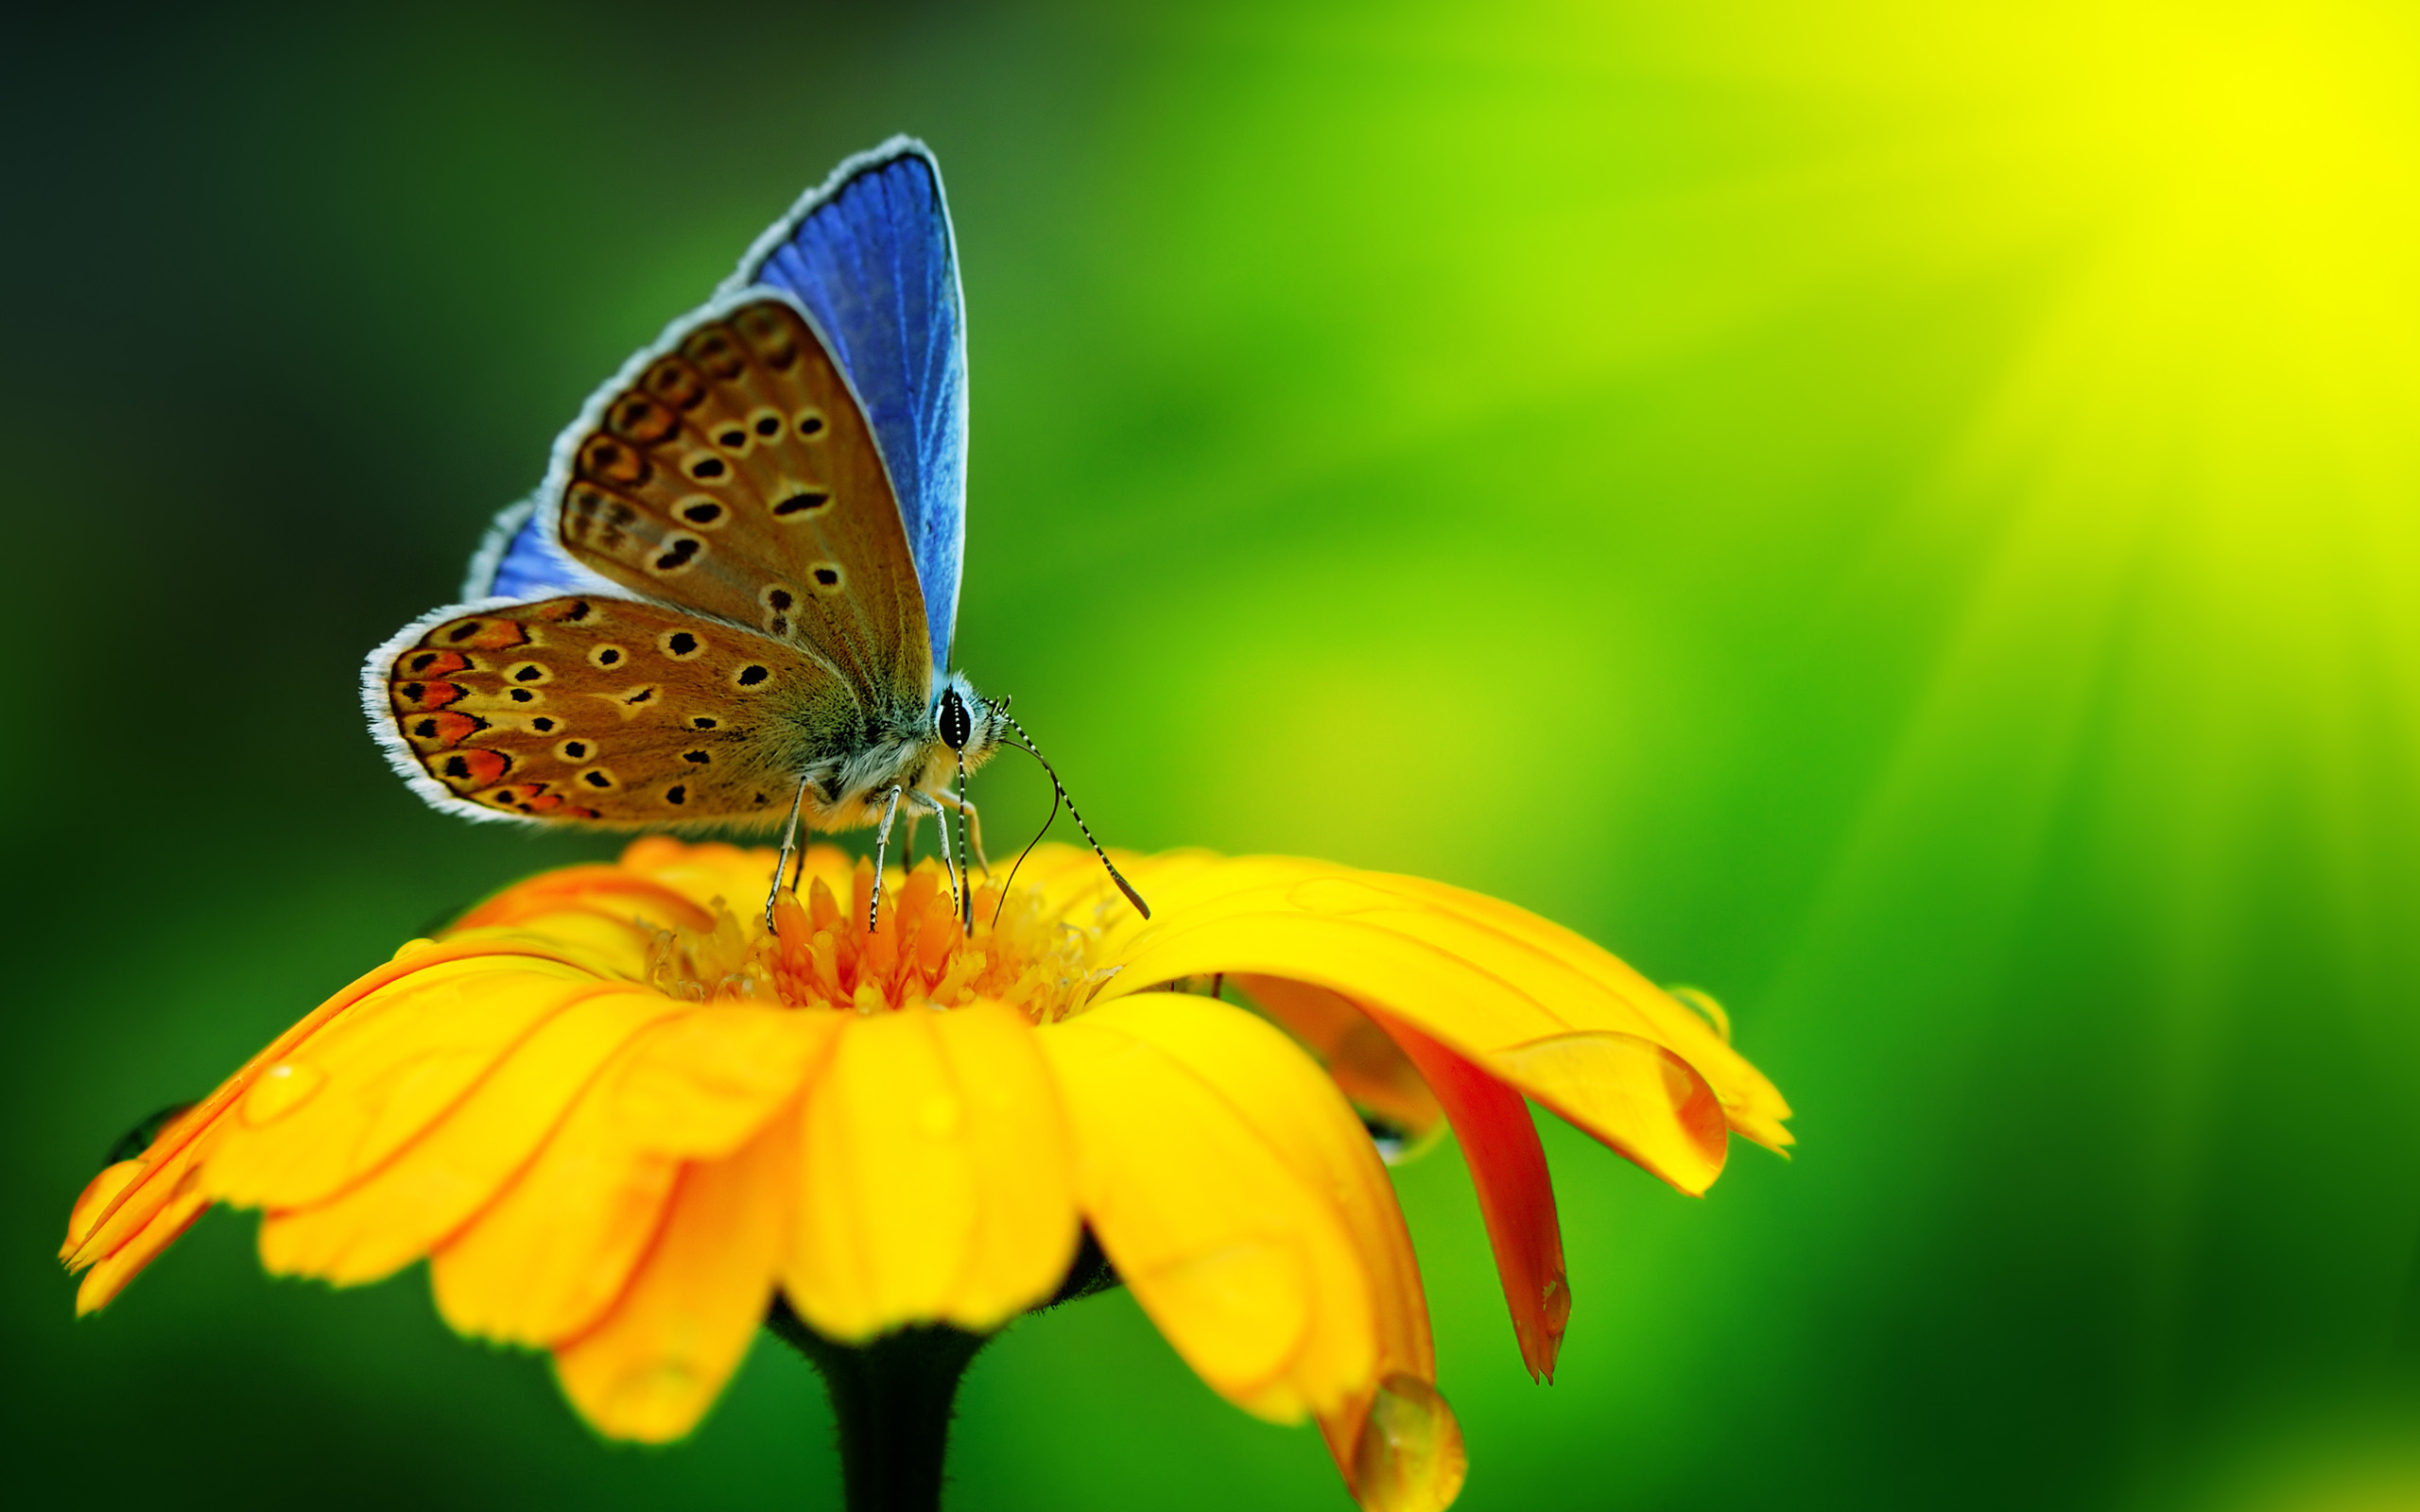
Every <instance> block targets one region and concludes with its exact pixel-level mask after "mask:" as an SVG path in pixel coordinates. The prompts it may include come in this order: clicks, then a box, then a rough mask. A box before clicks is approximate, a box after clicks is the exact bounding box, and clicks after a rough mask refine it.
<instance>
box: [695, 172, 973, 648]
mask: <svg viewBox="0 0 2420 1512" xmlns="http://www.w3.org/2000/svg"><path fill="white" fill-rule="evenodd" d="M751 284H769V285H771V286H772V287H774V288H778V289H781V290H784V291H785V292H787V293H788V294H790V295H793V296H795V297H796V298H797V299H798V300H799V301H800V302H802V303H803V304H804V305H805V306H806V308H807V312H808V313H809V314H810V315H812V316H813V317H814V318H815V320H816V323H817V324H818V325H820V326H821V327H822V331H823V335H824V336H825V337H826V338H827V339H828V340H829V341H830V342H831V343H832V348H833V355H834V357H836V358H837V359H838V362H839V364H840V369H841V370H842V371H843V372H845V373H846V374H847V375H848V377H849V381H850V383H851V384H852V385H853V386H854V387H856V391H857V397H858V399H859V400H860V401H861V402H862V403H863V404H864V405H865V408H866V419H867V420H868V421H871V422H872V423H873V434H874V442H875V444H876V445H877V446H879V447H880V448H881V451H882V459H883V463H884V465H885V466H886V467H888V468H889V469H890V482H891V488H892V490H893V491H895V492H896V493H897V494H898V496H899V512H900V515H901V517H902V520H903V523H904V524H906V525H907V527H908V549H909V550H910V552H912V553H913V555H914V557H915V561H916V577H917V581H918V583H919V585H920V586H921V587H922V588H923V590H924V595H925V627H926V629H927V630H928V631H929V633H930V636H931V641H932V648H933V664H934V667H935V669H936V670H938V671H943V672H946V671H947V670H948V668H949V664H950V641H951V638H952V636H953V635H954V634H955V632H956V629H957V626H958V585H959V570H960V565H961V563H962V561H963V559H964V558H965V554H966V318H965V313H964V306H963V303H962V301H961V300H960V298H959V284H958V249H957V244H956V242H955V240H954V238H953V237H952V235H951V233H950V225H949V207H948V205H947V203H946V202H945V201H944V200H943V199H942V180H941V170H940V168H938V167H937V166H936V165H935V164H934V163H933V156H932V153H931V151H930V150H929V149H927V148H926V147H925V145H924V144H923V143H921V142H917V141H914V140H912V139H910V138H908V137H893V138H891V139H890V141H889V142H886V143H884V144H883V145H882V146H878V147H876V148H874V149H873V151H872V152H867V153H863V154H860V155H859V156H857V157H854V158H851V159H850V160H849V161H848V162H846V163H841V164H840V166H839V167H838V168H837V169H835V170H834V172H833V174H832V177H831V178H829V179H827V180H824V182H823V185H822V187H821V188H819V189H817V190H815V191H814V192H813V193H811V194H809V195H807V196H806V197H805V198H804V199H802V200H800V201H799V203H798V206H797V208H795V209H793V210H792V211H791V212H790V213H789V215H786V216H784V217H783V218H782V219H781V220H780V221H779V222H777V223H776V224H775V225H774V226H773V228H772V229H771V230H770V231H769V232H766V233H765V234H764V235H763V236H762V237H760V238H759V239H758V240H757V243H756V245H755V246H754V247H753V248H752V249H750V250H749V253H748V256H747V257H746V258H744V259H742V260H741V262H740V265H739V271H738V273H737V274H735V276H734V277H733V278H732V280H731V281H730V282H729V283H726V284H725V285H724V287H725V288H726V289H730V288H736V287H744V286H748V285H751Z"/></svg>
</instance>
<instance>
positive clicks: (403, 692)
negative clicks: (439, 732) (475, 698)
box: [395, 682, 471, 713]
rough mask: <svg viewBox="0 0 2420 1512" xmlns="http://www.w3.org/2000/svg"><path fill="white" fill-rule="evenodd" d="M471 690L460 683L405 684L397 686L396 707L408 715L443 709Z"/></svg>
mask: <svg viewBox="0 0 2420 1512" xmlns="http://www.w3.org/2000/svg"><path fill="white" fill-rule="evenodd" d="M470 691H471V690H470V689H468V688H465V687H464V686H462V685H461V684H460V683H458V682H403V683H398V684H396V686H395V707H396V708H398V709H401V710H403V711H405V712H406V713H413V712H417V711H419V710H423V709H442V708H444V707H445V706H446V705H447V704H449V703H452V702H453V701H454V700H456V699H457V698H459V697H461V696H463V695H464V694H466V693H469V692H470Z"/></svg>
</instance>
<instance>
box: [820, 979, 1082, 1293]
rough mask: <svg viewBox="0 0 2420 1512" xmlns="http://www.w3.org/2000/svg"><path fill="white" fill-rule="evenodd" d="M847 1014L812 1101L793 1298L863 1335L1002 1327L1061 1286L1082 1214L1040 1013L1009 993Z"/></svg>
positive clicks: (1073, 1251) (1071, 1257) (1072, 1253)
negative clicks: (1008, 1004) (943, 1009)
mask: <svg viewBox="0 0 2420 1512" xmlns="http://www.w3.org/2000/svg"><path fill="white" fill-rule="evenodd" d="M840 1022H842V1025H843V1026H842V1028H841V1031H840V1034H839V1037H838V1043H837V1044H836V1045H835V1047H834V1050H833V1054H832V1058H831V1061H830V1063H829V1065H828V1066H827V1068H826V1069H825V1071H824V1073H823V1074H822V1076H821V1078H820V1079H819V1080H818V1081H817V1083H816V1084H815V1087H814V1089H813V1091H811V1093H810V1094H809V1096H808V1098H807V1100H806V1103H805V1108H804V1128H805V1136H804V1149H803V1152H802V1157H801V1160H800V1183H801V1185H800V1194H799V1207H798V1213H799V1219H798V1224H797V1227H796V1230H795V1232H794V1234H793V1237H792V1240H791V1243H790V1246H789V1254H788V1260H787V1264H786V1266H785V1269H784V1273H783V1284H784V1289H785V1290H786V1291H787V1293H788V1295H789V1298H790V1301H791V1303H792V1305H794V1306H795V1307H796V1308H797V1309H798V1311H799V1313H800V1314H801V1315H802V1316H804V1318H805V1319H806V1320H807V1321H808V1322H809V1323H811V1324H813V1325H814V1326H815V1327H816V1328H817V1329H818V1330H819V1331H821V1332H823V1333H825V1334H827V1335H829V1336H831V1337H833V1338H836V1339H862V1338H866V1337H869V1336H871V1335H873V1334H874V1333H877V1332H882V1331H883V1330H885V1329H890V1328H895V1327H898V1326H899V1325H901V1324H905V1323H914V1322H931V1321H942V1322H949V1323H955V1324H957V1325H959V1326H960V1327H962V1328H966V1329H971V1330H976V1331H978V1332H979V1331H983V1330H988V1329H993V1328H997V1327H998V1326H999V1325H1000V1324H1002V1323H1004V1322H1006V1321H1007V1320H1008V1319H1009V1318H1011V1317H1012V1316H1014V1315H1015V1314H1017V1313H1019V1312H1021V1311H1023V1310H1024V1309H1025V1308H1027V1307H1029V1306H1031V1305H1032V1304H1033V1303H1035V1302H1037V1301H1040V1300H1041V1299H1042V1298H1044V1297H1047V1296H1049V1295H1050V1293H1051V1291H1052V1290H1053V1289H1055V1288H1056V1287H1057V1286H1058V1284H1059V1280H1060V1278H1061V1277H1062V1276H1063V1275H1064V1274H1065V1272H1066V1268H1067V1265H1068V1263H1069V1262H1070V1261H1071V1260H1072V1259H1073V1258H1074V1255H1075V1248H1076V1242H1077V1238H1078V1233H1079V1226H1078V1223H1077V1218H1076V1203H1075V1194H1074V1191H1073V1186H1072V1177H1071V1174H1070V1171H1069V1160H1068V1153H1067V1137H1066V1132H1065V1126H1064V1122H1063V1114H1062V1112H1061V1110H1060V1108H1059V1101H1058V1096H1057V1093H1056V1090H1055V1089H1054V1087H1053V1086H1052V1084H1051V1081H1050V1078H1049V1074H1048V1073H1047V1071H1046V1069H1045V1067H1044V1065H1043V1063H1042V1057H1041V1052H1040V1049H1039V1047H1038V1046H1037V1045H1036V1043H1035V1037H1034V1030H1033V1028H1032V1026H1031V1025H1030V1024H1029V1023H1028V1022H1026V1020H1025V1018H1024V1017H1023V1016H1022V1015H1020V1014H1017V1013H1015V1012H1013V1011H1011V1010H1010V1009H1008V1008H1005V1007H1002V1006H1001V1005H998V1004H996V1003H988V1004H977V1005H973V1006H970V1007H966V1008H961V1009H957V1010H954V1011H951V1012H947V1013H937V1012H934V1011H932V1010H930V1009H925V1008H912V1007H911V1008H907V1009H903V1010H901V1011H899V1012H896V1013H881V1014H876V1015H873V1016H872V1017H867V1018H857V1017H854V1016H845V1015H844V1016H841V1018H840Z"/></svg>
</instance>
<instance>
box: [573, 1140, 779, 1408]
mask: <svg viewBox="0 0 2420 1512" xmlns="http://www.w3.org/2000/svg"><path fill="white" fill-rule="evenodd" d="M796 1128H797V1125H795V1124H794V1123H793V1122H792V1121H791V1120H789V1119H787V1118H776V1119H774V1120H773V1121H772V1122H771V1123H769V1124H768V1125H766V1127H765V1129H764V1130H763V1131H762V1132H760V1133H759V1134H758V1135H757V1136H756V1137H755V1138H754V1139H752V1140H751V1141H750V1142H749V1143H747V1144H745V1145H743V1146H742V1147H741V1148H740V1150H739V1152H738V1153H737V1154H735V1155H734V1156H732V1157H731V1158H730V1159H728V1160H713V1161H705V1162H700V1163H698V1164H693V1165H690V1166H687V1167H684V1168H683V1171H682V1173H681V1177H680V1179H679V1182H678V1185H677V1186H676V1188H675V1190H674V1192H673V1195H672V1200H671V1204H670V1207H669V1208H668V1210H667V1211H666V1214H665V1219H664V1226H663V1229H662V1230H661V1231H660V1232H659V1233H658V1234H657V1235H656V1237H655V1243H654V1246H653V1247H651V1248H650V1249H649V1250H648V1254H647V1258H646V1259H644V1260H643V1261H641V1262H640V1263H639V1266H638V1269H637V1271H636V1272H635V1273H634V1274H633V1275H632V1276H631V1282H630V1286H629V1289H628V1290H626V1291H625V1292H624V1293H623V1294H622V1297H621V1299H620V1300H619V1301H618V1302H616V1303H615V1304H614V1310H613V1311H612V1312H610V1313H608V1314H606V1315H605V1317H604V1319H603V1321H601V1322H599V1323H598V1324H597V1325H596V1327H594V1328H592V1329H590V1330H589V1331H588V1332H585V1333H583V1334H581V1335H580V1336H579V1337H578V1338H577V1339H574V1340H572V1341H570V1342H569V1343H566V1344H561V1345H558V1346H556V1349H555V1378H556V1379H557V1380H558V1381H560V1382H561V1383H562V1388H563V1392H564V1394H565V1395H566V1396H568V1397H570V1398H571V1400H572V1402H573V1404H574V1405H575V1406H577V1407H578V1408H579V1412H580V1416H582V1417H586V1418H587V1419H588V1420H589V1422H590V1423H591V1424H592V1425H594V1426H595V1427H596V1431H597V1432H599V1433H601V1434H606V1435H611V1436H613V1437H615V1438H634V1439H638V1440H640V1441H642V1442H645V1443H651V1444H660V1443H664V1442H666V1441H667V1440H670V1439H675V1438H678V1437H680V1436H681V1435H683V1434H686V1433H687V1432H688V1431H689V1430H690V1429H692V1428H694V1427H696V1426H697V1424H698V1419H699V1418H700V1417H704V1416H705V1412H706V1408H707V1407H709V1406H710V1405H712V1404H713V1402H714V1400H715V1398H716V1397H717V1395H718V1394H719V1393H720V1392H721V1390H722V1388H723V1383H725V1382H727V1381H729V1380H730V1379H731V1374H732V1372H733V1371H734V1370H735V1369H737V1368H738V1366H739V1362H740V1360H741V1359H742V1358H744V1357H745V1356H746V1355H747V1353H748V1346H749V1342H750V1341H751V1340H752V1339H753V1338H754V1337H755V1336H756V1330H757V1328H758V1326H759V1325H760V1324H762V1323H763V1322H764V1320H765V1309H766V1307H767V1305H768V1304H769V1302H770V1301H771V1300H772V1296H773V1273H774V1268H775V1266H776V1265H777V1263H779V1259H780V1252H781V1238H782V1231H783V1229H785V1228H786V1227H787V1224H788V1220H789V1211H788V1210H789V1196H788V1194H789V1193H790V1192H791V1190H792V1189H793V1186H794V1181H795V1178H794V1177H792V1176H791V1175H790V1172H789V1166H790V1163H791V1160H792V1159H793V1157H794V1154H795V1149H796V1143H795V1134H796Z"/></svg>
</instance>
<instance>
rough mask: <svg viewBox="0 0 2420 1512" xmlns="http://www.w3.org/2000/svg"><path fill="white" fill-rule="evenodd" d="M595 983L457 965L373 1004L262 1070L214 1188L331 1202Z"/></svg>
mask: <svg viewBox="0 0 2420 1512" xmlns="http://www.w3.org/2000/svg"><path fill="white" fill-rule="evenodd" d="M603 990H606V988H603V987H601V986H600V985H599V984H598V983H597V981H596V978H594V977H592V976H590V975H588V974H587V973H585V972H581V971H576V970H574V969H572V968H569V967H564V966H560V965H557V964H555V963H553V962H546V961H518V960H514V961H506V962H501V963H499V962H496V961H493V960H487V959H481V960H470V961H455V962H449V963H447V964H446V965H443V966H439V967H436V968H433V969H431V970H429V971H418V972H415V973H413V974H412V975H410V976H408V977H406V978H404V979H403V980H401V981H399V982H396V983H394V984H392V985H391V986H389V987H387V988H382V989H380V990H379V991H377V992H373V993H372V994H370V995H369V996H368V997H366V998H364V999H363V1000H362V1001H361V1002H360V1003H358V1004H356V1005H354V1009H353V1011H352V1012H351V1013H348V1014H347V1015H345V1017H344V1018H343V1019H342V1020H341V1021H340V1022H337V1023H334V1024H331V1025H329V1026H328V1028H327V1029H326V1030H325V1031H324V1032H323V1033H321V1034H320V1035H319V1036H317V1037H316V1038H315V1039H314V1040H312V1041H311V1043H310V1044H309V1045H308V1046H307V1047H302V1048H300V1049H298V1050H296V1051H295V1052H294V1053H293V1054H292V1055H290V1056H287V1057H285V1058H284V1059H282V1060H280V1061H278V1062H277V1063H276V1064H274V1065H272V1066H269V1067H267V1068H265V1069H264V1071H263V1073H262V1074H261V1076H260V1077H259V1080H258V1083H257V1085H255V1086H254V1087H253V1088H252V1090H251V1091H250V1092H249V1093H248V1094H247V1095H246V1097H245V1099H244V1101H243V1102H242V1103H241V1104H239V1105H238V1106H237V1108H236V1110H235V1114H234V1116H233V1118H231V1119H229V1120H228V1121H227V1129H226V1132H225V1135H224V1137H223V1138H222V1140H221V1143H220V1144H219V1147H218V1149H217V1150H216V1153H214V1154H213V1155H212V1156H211V1159H210V1164H209V1170H208V1172H207V1175H206V1177H205V1181H206V1184H207V1186H208V1189H209V1191H210V1194H211V1195H212V1196H214V1197H217V1198H219V1199H221V1200H223V1201H227V1202H233V1203H235V1204H238V1205H240V1206H244V1207H269V1208H291V1207H300V1206H302V1205H303V1204H306V1203H312V1202H319V1201H322V1200H324V1199H326V1198H328V1197H330V1196H333V1195H335V1194H337V1193H338V1192H340V1191H342V1190H344V1188H345V1187H346V1186H347V1185H349V1184H350V1183H351V1182H353V1181H354V1180H356V1179H358V1178H359V1177H361V1176H363V1175H364V1174H366V1173H368V1172H369V1171H371V1170H373V1169H375V1168H376V1167H377V1166H378V1165H379V1164H380V1163H381V1162H382V1161H384V1160H387V1159H388V1158H389V1157H390V1156H392V1155H393V1154H394V1153H395V1152H396V1151H397V1150H398V1149H400V1148H402V1147H403V1146H404V1145H405V1144H406V1143H407V1142H409V1141H410V1140H412V1139H413V1138H415V1137H416V1136H418V1135H419V1134H420V1133H421V1132H422V1131H423V1130H424V1129H426V1128H427V1127H428V1126H429V1125H431V1124H432V1123H434V1122H436V1121H437V1120H438V1119H439V1118H441V1117H442V1116H443V1115H444V1114H445V1112H446V1110H447V1109H449V1108H452V1107H453V1106H454V1105H455V1104H456V1103H457V1102H458V1101H459V1100H460V1099H461V1098H462V1096H463V1095H464V1094H465V1093H467V1092H468V1091H470V1090H471V1088H472V1087H474V1086H475V1085H476V1084H477V1082H478V1079H479V1078H480V1077H481V1076H483V1075H485V1074H487V1072H488V1070H489V1069H490V1068H491V1067H493V1065H494V1064H495V1063H496V1062H497V1061H498V1060H499V1059H501V1058H502V1057H504V1056H505V1055H506V1054H507V1053H508V1052H509V1051H510V1049H511V1048H512V1046H513V1045H514V1043H515V1042H517V1041H518V1040H521V1039H522V1038H523V1037H524V1036H526V1035H527V1034H528V1033H530V1032H531V1031H532V1030H534V1029H535V1028H537V1027H538V1026H539V1025H540V1024H542V1023H544V1022H545V1021H546V1020H548V1019H550V1018H552V1017H553V1016H554V1015H556V1014H557V1013H560V1012H562V1010H563V1009H564V1008H565V1007H568V1006H569V1005H571V1004H573V1003H574V1002H577V1001H578V1000H579V999H580V998H582V997H585V996H589V995H592V994H595V993H596V992H599V991H603Z"/></svg>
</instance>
